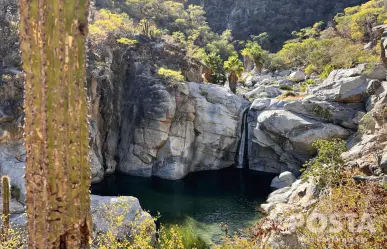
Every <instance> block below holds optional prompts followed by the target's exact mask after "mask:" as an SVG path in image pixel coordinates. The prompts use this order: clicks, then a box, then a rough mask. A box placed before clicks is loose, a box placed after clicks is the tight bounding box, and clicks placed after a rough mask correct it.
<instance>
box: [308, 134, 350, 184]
mask: <svg viewBox="0 0 387 249" xmlns="http://www.w3.org/2000/svg"><path fill="white" fill-rule="evenodd" d="M313 146H314V147H315V148H316V149H317V150H318V155H317V157H316V158H314V159H312V160H310V161H309V162H307V163H306V164H305V165H304V167H306V170H305V172H304V174H303V176H302V177H303V178H304V179H308V178H312V179H313V181H314V182H315V183H316V184H317V185H318V186H319V187H321V188H325V187H332V186H336V185H337V184H339V183H340V182H341V173H342V170H343V168H344V161H343V159H342V158H341V154H342V153H344V152H345V151H346V150H347V146H346V143H345V141H343V140H340V139H333V140H318V141H316V142H314V143H313Z"/></svg>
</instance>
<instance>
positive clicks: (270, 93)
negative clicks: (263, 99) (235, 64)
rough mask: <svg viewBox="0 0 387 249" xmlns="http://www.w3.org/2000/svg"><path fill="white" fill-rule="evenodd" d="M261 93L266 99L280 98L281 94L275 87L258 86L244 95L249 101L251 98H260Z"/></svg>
mask: <svg viewBox="0 0 387 249" xmlns="http://www.w3.org/2000/svg"><path fill="white" fill-rule="evenodd" d="M262 93H266V94H267V97H268V98H275V97H278V96H280V95H281V94H282V91H281V90H280V89H279V87H278V86H276V85H270V86H265V85H259V86H257V87H256V88H255V89H254V90H252V91H250V92H247V93H245V94H244V95H245V96H246V97H247V98H248V99H251V98H254V99H255V98H258V97H260V96H262Z"/></svg>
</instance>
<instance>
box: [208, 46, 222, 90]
mask: <svg viewBox="0 0 387 249" xmlns="http://www.w3.org/2000/svg"><path fill="white" fill-rule="evenodd" d="M204 64H205V65H206V66H207V68H208V69H209V70H208V72H207V73H205V76H204V78H205V80H206V81H207V82H211V83H215V84H221V85H224V83H225V81H226V76H225V72H224V68H223V60H222V58H221V57H220V56H219V55H217V54H215V53H211V54H209V55H207V56H206V58H204Z"/></svg>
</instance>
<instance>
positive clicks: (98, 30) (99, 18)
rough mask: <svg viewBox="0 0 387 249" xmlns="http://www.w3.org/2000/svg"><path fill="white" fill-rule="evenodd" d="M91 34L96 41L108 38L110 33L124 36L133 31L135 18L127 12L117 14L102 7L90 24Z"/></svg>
mask: <svg viewBox="0 0 387 249" xmlns="http://www.w3.org/2000/svg"><path fill="white" fill-rule="evenodd" d="M89 29H90V36H91V38H92V40H93V41H94V42H96V43H98V42H101V41H103V40H106V38H107V37H108V36H109V35H113V36H119V37H122V36H123V34H126V33H133V31H134V24H133V20H132V19H130V18H129V16H128V15H127V14H125V13H123V14H117V13H113V12H111V11H110V10H106V9H101V10H99V11H98V12H97V13H96V15H95V20H94V22H92V23H91V24H90V25H89Z"/></svg>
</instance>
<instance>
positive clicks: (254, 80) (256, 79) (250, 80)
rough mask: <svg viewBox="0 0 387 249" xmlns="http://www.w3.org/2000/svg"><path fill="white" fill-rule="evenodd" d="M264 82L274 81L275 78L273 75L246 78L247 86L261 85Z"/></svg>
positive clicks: (257, 75)
mask: <svg viewBox="0 0 387 249" xmlns="http://www.w3.org/2000/svg"><path fill="white" fill-rule="evenodd" d="M264 80H273V77H272V76H271V75H268V74H266V75H259V74H253V75H250V76H248V77H247V78H246V82H245V86H248V87H251V86H254V85H260V84H261V82H262V81H264Z"/></svg>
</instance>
